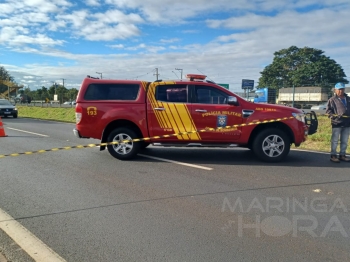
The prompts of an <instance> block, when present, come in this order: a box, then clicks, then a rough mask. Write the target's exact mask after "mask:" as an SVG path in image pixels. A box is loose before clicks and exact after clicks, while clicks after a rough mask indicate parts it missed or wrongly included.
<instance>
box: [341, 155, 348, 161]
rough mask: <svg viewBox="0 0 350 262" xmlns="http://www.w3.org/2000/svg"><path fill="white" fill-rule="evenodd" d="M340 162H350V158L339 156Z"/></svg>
mask: <svg viewBox="0 0 350 262" xmlns="http://www.w3.org/2000/svg"><path fill="white" fill-rule="evenodd" d="M339 160H340V161H344V162H350V158H348V157H346V156H344V155H343V156H339Z"/></svg>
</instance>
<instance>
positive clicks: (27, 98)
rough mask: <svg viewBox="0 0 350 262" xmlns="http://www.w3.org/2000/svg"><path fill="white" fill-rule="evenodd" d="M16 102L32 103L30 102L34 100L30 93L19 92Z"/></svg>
mask: <svg viewBox="0 0 350 262" xmlns="http://www.w3.org/2000/svg"><path fill="white" fill-rule="evenodd" d="M15 102H16V103H21V104H27V103H28V104H30V102H32V98H31V97H30V96H28V95H24V94H19V95H17V96H16V97H15Z"/></svg>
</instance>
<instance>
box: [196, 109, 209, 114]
mask: <svg viewBox="0 0 350 262" xmlns="http://www.w3.org/2000/svg"><path fill="white" fill-rule="evenodd" d="M196 112H199V113H206V112H207V110H205V109H196Z"/></svg>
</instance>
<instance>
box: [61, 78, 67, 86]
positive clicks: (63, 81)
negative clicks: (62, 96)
mask: <svg viewBox="0 0 350 262" xmlns="http://www.w3.org/2000/svg"><path fill="white" fill-rule="evenodd" d="M64 80H67V79H64V78H62V81H63V87H64Z"/></svg>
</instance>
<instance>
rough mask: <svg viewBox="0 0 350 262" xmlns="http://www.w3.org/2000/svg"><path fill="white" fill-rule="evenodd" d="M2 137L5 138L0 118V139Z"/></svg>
mask: <svg viewBox="0 0 350 262" xmlns="http://www.w3.org/2000/svg"><path fill="white" fill-rule="evenodd" d="M4 136H7V135H5V129H4V126H3V125H2V120H1V117H0V137H4Z"/></svg>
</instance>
